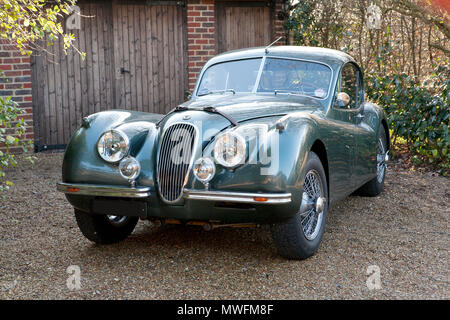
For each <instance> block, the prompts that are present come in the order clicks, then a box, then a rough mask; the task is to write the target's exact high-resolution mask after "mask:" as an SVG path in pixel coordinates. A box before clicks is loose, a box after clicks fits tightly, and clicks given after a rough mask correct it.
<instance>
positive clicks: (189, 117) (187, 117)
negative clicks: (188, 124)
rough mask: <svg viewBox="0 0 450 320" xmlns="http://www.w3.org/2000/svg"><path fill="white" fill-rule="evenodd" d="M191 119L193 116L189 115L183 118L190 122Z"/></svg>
mask: <svg viewBox="0 0 450 320" xmlns="http://www.w3.org/2000/svg"><path fill="white" fill-rule="evenodd" d="M189 119H191V116H190V115H188V114H187V115H185V116H184V117H183V120H189Z"/></svg>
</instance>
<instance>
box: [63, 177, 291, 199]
mask: <svg viewBox="0 0 450 320" xmlns="http://www.w3.org/2000/svg"><path fill="white" fill-rule="evenodd" d="M56 189H57V190H58V191H61V192H64V193H66V194H73V195H85V196H102V197H118V198H145V197H148V196H150V188H149V187H135V188H131V187H117V186H108V185H95V184H79V183H78V184H77V183H64V182H59V183H57V185H56ZM184 198H185V199H190V200H205V201H225V202H239V203H254V204H285V203H290V202H291V194H290V193H247V192H227V191H206V190H187V189H185V190H184Z"/></svg>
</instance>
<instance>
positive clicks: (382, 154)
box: [377, 137, 387, 183]
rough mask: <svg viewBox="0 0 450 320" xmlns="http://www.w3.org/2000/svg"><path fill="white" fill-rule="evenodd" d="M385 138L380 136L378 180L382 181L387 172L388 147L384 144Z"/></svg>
mask: <svg viewBox="0 0 450 320" xmlns="http://www.w3.org/2000/svg"><path fill="white" fill-rule="evenodd" d="M384 144H385V143H384V141H383V139H382V138H381V137H380V138H379V139H378V148H377V181H378V183H382V182H383V179H384V174H385V172H386V166H387V165H386V147H385V145H384Z"/></svg>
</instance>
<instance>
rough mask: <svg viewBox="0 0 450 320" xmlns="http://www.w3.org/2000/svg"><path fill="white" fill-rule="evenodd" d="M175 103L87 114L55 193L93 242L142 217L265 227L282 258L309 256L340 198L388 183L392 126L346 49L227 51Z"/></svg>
mask: <svg viewBox="0 0 450 320" xmlns="http://www.w3.org/2000/svg"><path fill="white" fill-rule="evenodd" d="M174 107H175V108H174V109H172V111H170V112H169V113H168V114H166V115H160V114H151V113H142V112H134V111H128V110H111V111H105V112H99V113H96V114H93V115H90V116H89V117H86V118H84V119H83V123H82V125H81V127H80V128H79V129H78V130H77V131H76V132H75V134H74V135H73V137H72V139H71V140H70V143H69V144H68V146H67V149H66V152H65V155H64V163H63V168H62V182H60V183H58V184H57V188H58V190H59V191H61V192H64V193H65V194H66V197H67V199H68V201H69V202H70V203H71V205H72V206H73V207H74V208H75V217H76V220H77V223H78V226H79V228H80V230H81V232H82V233H83V234H84V235H85V236H86V237H87V238H88V239H89V240H92V241H94V242H96V243H102V244H104V243H114V242H117V241H120V240H123V239H124V238H126V237H127V236H128V235H129V234H130V233H131V232H132V231H133V229H134V227H135V226H136V223H137V222H138V220H139V218H140V219H148V220H150V221H153V222H154V223H156V224H161V223H162V224H164V223H178V224H180V223H181V224H192V225H200V226H203V227H204V229H205V230H211V229H214V228H217V227H223V226H232V227H233V226H234V227H237V226H239V227H243V226H254V225H260V224H269V225H270V228H271V232H272V235H273V240H274V242H275V244H276V247H277V249H278V252H279V254H280V255H281V256H283V257H286V258H290V259H304V258H307V257H309V256H311V255H313V254H314V253H315V252H316V251H317V249H318V247H319V244H320V242H321V239H322V235H323V233H324V227H325V221H326V217H327V212H328V210H329V208H330V207H331V206H332V205H333V204H334V203H336V201H339V200H341V199H343V198H345V197H346V196H348V195H349V194H352V193H354V192H357V193H359V194H361V195H366V196H376V195H378V194H379V193H380V192H382V190H383V184H384V177H385V173H386V160H387V158H388V151H389V146H390V143H389V135H388V123H387V120H386V117H385V114H384V112H383V110H382V109H381V108H380V107H378V106H376V105H374V104H372V103H370V102H367V101H365V100H364V85H363V75H362V71H361V69H360V68H359V67H358V65H357V64H356V62H355V60H353V59H352V58H351V57H350V56H349V55H347V54H345V53H343V52H340V51H335V50H330V49H323V48H311V47H296V46H277V47H270V48H269V47H266V48H251V49H245V50H238V51H231V52H227V53H223V54H220V55H217V56H215V57H213V58H212V59H210V60H209V61H208V62H207V63H206V64H205V66H204V67H203V69H202V71H201V72H200V74H199V77H198V81H197V84H196V86H195V88H194V91H193V94H192V97H191V98H190V100H189V101H187V102H185V103H183V104H181V105H178V106H174Z"/></svg>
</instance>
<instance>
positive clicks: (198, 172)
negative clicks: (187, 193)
mask: <svg viewBox="0 0 450 320" xmlns="http://www.w3.org/2000/svg"><path fill="white" fill-rule="evenodd" d="M193 171H194V175H195V177H196V178H197V179H198V180H199V181H201V182H203V183H206V182H209V181H211V179H212V178H213V177H214V175H215V174H216V165H215V164H214V161H212V160H211V159H210V158H200V159H197V161H195V163H194V169H193Z"/></svg>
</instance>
